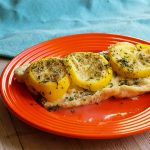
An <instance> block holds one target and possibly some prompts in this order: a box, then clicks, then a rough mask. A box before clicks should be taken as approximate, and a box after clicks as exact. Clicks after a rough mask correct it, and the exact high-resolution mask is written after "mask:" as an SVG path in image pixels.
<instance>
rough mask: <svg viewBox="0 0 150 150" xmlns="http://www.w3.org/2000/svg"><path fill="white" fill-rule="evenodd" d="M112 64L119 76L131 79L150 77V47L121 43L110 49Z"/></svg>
mask: <svg viewBox="0 0 150 150" xmlns="http://www.w3.org/2000/svg"><path fill="white" fill-rule="evenodd" d="M109 58H110V63H111V66H112V68H113V70H114V71H116V72H117V73H118V74H119V75H121V76H124V77H129V78H142V77H148V76H150V46H149V45H143V44H136V45H134V44H131V43H128V42H120V43H117V44H115V45H113V46H111V47H110V49H109Z"/></svg>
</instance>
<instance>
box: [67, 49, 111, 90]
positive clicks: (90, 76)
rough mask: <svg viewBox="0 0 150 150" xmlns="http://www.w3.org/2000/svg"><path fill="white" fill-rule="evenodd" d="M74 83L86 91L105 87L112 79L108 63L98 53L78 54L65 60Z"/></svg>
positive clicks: (73, 54) (71, 55)
mask: <svg viewBox="0 0 150 150" xmlns="http://www.w3.org/2000/svg"><path fill="white" fill-rule="evenodd" d="M64 64H65V65H66V67H67V70H68V73H69V74H70V77H71V79H72V81H73V82H74V83H75V84H76V85H78V86H79V87H82V88H84V89H88V90H91V91H96V90H98V89H101V88H102V87H105V86H106V85H107V84H108V83H109V82H110V80H111V78H112V69H111V68H110V66H109V64H108V61H107V60H106V59H105V58H104V57H103V56H102V55H100V54H98V53H92V52H76V53H72V54H70V55H68V56H67V57H65V58H64Z"/></svg>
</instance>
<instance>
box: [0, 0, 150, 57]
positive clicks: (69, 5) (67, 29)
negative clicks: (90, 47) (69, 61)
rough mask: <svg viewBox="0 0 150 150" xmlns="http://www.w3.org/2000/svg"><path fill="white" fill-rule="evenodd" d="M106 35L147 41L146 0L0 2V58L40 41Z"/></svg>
mask: <svg viewBox="0 0 150 150" xmlns="http://www.w3.org/2000/svg"><path fill="white" fill-rule="evenodd" d="M89 32H106V33H116V34H123V35H128V36H133V37H137V38H141V39H144V40H147V41H149V40H150V1H149V0H5V1H4V0H0V56H5V57H9V58H12V57H14V56H16V55H17V54H18V53H20V52H21V51H23V50H25V49H26V48H28V47H31V46H33V45H35V44H37V43H39V42H42V41H45V40H48V39H52V38H55V37H59V36H63V35H70V34H76V33H89Z"/></svg>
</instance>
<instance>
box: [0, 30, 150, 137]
mask: <svg viewBox="0 0 150 150" xmlns="http://www.w3.org/2000/svg"><path fill="white" fill-rule="evenodd" d="M122 41H126V42H131V43H137V42H140V43H146V44H150V43H148V42H146V41H143V40H140V39H135V38H132V37H126V36H122V35H114V34H105V33H89V34H77V35H71V36H65V37H60V38H56V39H53V40H48V41H46V42H43V43H40V44H37V45H35V46H33V47H31V48H28V49H27V50H25V51H23V52H22V53H20V54H19V55H18V56H16V57H15V58H14V59H13V60H12V61H11V62H10V63H9V64H8V65H7V67H6V68H5V69H4V71H3V73H2V76H1V94H2V97H3V100H4V102H5V104H6V105H7V107H8V108H9V109H10V110H11V111H12V112H13V113H14V114H15V115H16V116H17V117H19V118H20V119H21V120H23V121H25V122H26V123H28V124H29V125H31V126H33V127H36V128H38V129H40V130H43V131H46V132H49V133H54V134H58V135H63V136H68V137H75V138H88V139H106V138H118V137H124V136H129V135H133V134H137V133H140V132H143V131H146V130H149V129H150V101H149V98H150V93H148V94H144V95H142V96H139V97H138V98H136V99H134V100H132V99H110V100H107V101H104V102H102V103H100V104H94V105H87V106H82V107H77V108H72V109H60V110H58V111H55V112H48V111H47V110H45V109H44V108H43V107H41V106H40V105H39V104H38V103H37V102H36V101H35V99H34V98H33V97H32V96H31V94H30V93H29V91H28V90H27V88H26V87H25V86H24V84H21V83H18V82H16V81H15V79H14V77H13V75H14V73H13V72H14V69H15V68H17V67H19V66H20V65H23V64H25V63H27V62H32V61H35V60H38V59H40V58H43V57H48V56H60V57H63V56H65V55H67V54H69V53H71V52H75V51H93V52H100V51H102V50H107V49H108V46H110V45H111V44H114V43H116V42H122Z"/></svg>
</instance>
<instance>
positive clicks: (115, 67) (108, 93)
mask: <svg viewBox="0 0 150 150" xmlns="http://www.w3.org/2000/svg"><path fill="white" fill-rule="evenodd" d="M14 74H15V77H16V79H17V80H18V81H20V82H25V84H26V85H27V87H28V89H29V90H30V91H31V92H32V93H33V94H34V95H40V96H41V97H42V98H41V99H40V103H41V104H42V105H43V106H44V107H45V108H46V109H50V110H51V109H53V108H55V107H63V108H68V107H75V106H81V105H86V104H93V103H100V102H101V101H102V100H106V99H109V98H110V97H115V98H128V97H134V96H138V95H141V94H144V93H146V92H149V91H150V46H149V45H145V44H140V43H139V44H135V45H134V44H131V43H128V42H119V43H116V44H114V45H111V46H110V47H109V49H108V50H107V51H103V52H100V53H93V52H75V53H72V54H69V55H67V56H65V57H64V58H53V57H51V58H43V59H40V60H38V61H35V62H31V63H30V64H26V65H23V66H21V67H18V68H17V69H16V70H15V72H14Z"/></svg>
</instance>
